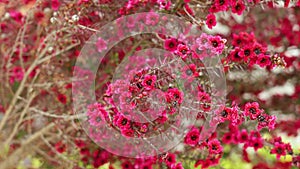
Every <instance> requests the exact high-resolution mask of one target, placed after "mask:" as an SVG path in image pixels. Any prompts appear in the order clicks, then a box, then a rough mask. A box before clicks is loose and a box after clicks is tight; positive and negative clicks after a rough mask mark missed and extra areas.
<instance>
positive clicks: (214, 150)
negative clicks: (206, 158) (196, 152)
mask: <svg viewBox="0 0 300 169" xmlns="http://www.w3.org/2000/svg"><path fill="white" fill-rule="evenodd" d="M207 145H208V150H209V153H211V154H221V153H222V152H223V147H222V145H221V143H220V141H219V140H216V139H214V140H211V141H209V142H208V144H207Z"/></svg>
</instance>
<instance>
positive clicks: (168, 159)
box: [165, 153, 176, 167]
mask: <svg viewBox="0 0 300 169" xmlns="http://www.w3.org/2000/svg"><path fill="white" fill-rule="evenodd" d="M165 163H166V164H167V166H169V167H170V166H172V165H174V164H175V163H176V156H175V154H171V153H168V155H167V157H166V158H165Z"/></svg>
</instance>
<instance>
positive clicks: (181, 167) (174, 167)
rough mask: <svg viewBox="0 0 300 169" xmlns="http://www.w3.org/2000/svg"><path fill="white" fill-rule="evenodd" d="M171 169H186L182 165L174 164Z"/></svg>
mask: <svg viewBox="0 0 300 169" xmlns="http://www.w3.org/2000/svg"><path fill="white" fill-rule="evenodd" d="M171 169H184V168H183V166H182V164H181V163H177V164H173V165H172V167H171Z"/></svg>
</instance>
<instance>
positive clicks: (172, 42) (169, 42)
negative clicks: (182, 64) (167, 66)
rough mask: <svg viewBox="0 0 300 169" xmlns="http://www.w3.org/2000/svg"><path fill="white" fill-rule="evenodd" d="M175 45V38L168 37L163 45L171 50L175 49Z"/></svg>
mask: <svg viewBox="0 0 300 169" xmlns="http://www.w3.org/2000/svg"><path fill="white" fill-rule="evenodd" d="M177 46H178V41H177V39H175V38H170V39H166V40H165V43H164V47H165V49H166V50H168V51H171V52H173V51H175V50H176V49H177Z"/></svg>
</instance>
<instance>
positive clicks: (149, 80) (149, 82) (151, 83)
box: [142, 75, 156, 90]
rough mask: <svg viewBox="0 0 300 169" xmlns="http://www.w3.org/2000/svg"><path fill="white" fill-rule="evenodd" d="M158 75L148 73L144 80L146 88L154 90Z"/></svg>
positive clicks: (143, 83)
mask: <svg viewBox="0 0 300 169" xmlns="http://www.w3.org/2000/svg"><path fill="white" fill-rule="evenodd" d="M155 82H156V76H155V75H146V76H145V77H144V80H143V82H142V85H143V86H144V88H145V89H146V90H152V89H154V87H155Z"/></svg>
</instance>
